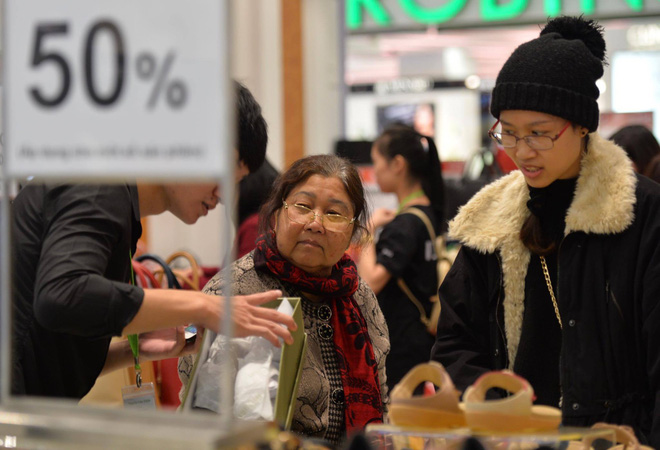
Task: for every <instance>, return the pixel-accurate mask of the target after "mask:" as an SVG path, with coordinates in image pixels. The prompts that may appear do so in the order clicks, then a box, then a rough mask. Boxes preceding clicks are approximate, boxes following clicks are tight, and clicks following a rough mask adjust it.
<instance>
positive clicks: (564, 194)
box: [513, 178, 577, 406]
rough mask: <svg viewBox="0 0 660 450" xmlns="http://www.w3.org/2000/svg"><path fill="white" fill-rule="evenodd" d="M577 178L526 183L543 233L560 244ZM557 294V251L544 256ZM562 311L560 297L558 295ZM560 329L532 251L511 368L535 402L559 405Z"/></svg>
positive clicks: (539, 263)
mask: <svg viewBox="0 0 660 450" xmlns="http://www.w3.org/2000/svg"><path fill="white" fill-rule="evenodd" d="M576 182H577V178H573V179H568V180H556V181H555V182H553V183H552V184H550V185H549V186H547V187H545V188H534V187H531V186H529V195H530V200H529V201H528V202H527V208H529V210H530V211H531V212H532V214H534V215H535V216H536V217H537V218H539V220H540V222H541V228H542V230H543V234H544V235H545V236H548V237H549V238H550V239H552V240H553V241H554V242H555V244H556V248H559V245H560V243H561V240H562V238H563V236H564V229H565V227H566V211H567V210H568V208H569V206H570V205H571V202H572V201H573V193H574V192H575V185H576ZM545 259H546V263H547V265H548V271H549V273H550V279H551V282H552V288H553V290H554V292H555V296H556V295H557V251H554V252H553V253H551V254H549V255H546V256H545ZM557 302H558V304H559V309H560V311H561V299H559V298H557ZM560 351H561V329H560V327H559V322H558V321H557V317H556V315H555V310H554V307H553V304H552V300H551V298H550V293H549V291H548V286H547V284H546V282H545V277H544V276H543V270H542V268H541V260H540V258H539V256H538V255H535V254H532V255H531V259H530V262H529V267H528V269H527V276H526V277H525V312H524V314H523V323H522V331H521V335H520V344H519V346H518V353H517V356H516V360H515V363H514V366H513V370H514V372H516V373H517V374H519V375H520V376H522V377H524V378H526V379H527V380H528V381H529V382H530V384H531V385H532V387H533V388H534V393H535V394H536V403H537V404H541V405H551V406H558V403H559V398H560V396H561V389H560V382H559V356H560Z"/></svg>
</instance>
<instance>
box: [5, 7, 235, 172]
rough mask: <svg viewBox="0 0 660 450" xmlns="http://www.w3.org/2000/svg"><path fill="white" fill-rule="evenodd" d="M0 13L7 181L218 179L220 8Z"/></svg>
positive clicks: (223, 112)
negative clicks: (0, 18)
mask: <svg viewBox="0 0 660 450" xmlns="http://www.w3.org/2000/svg"><path fill="white" fill-rule="evenodd" d="M4 3H5V11H4V12H5V17H4V25H5V41H4V45H5V48H4V50H5V54H4V64H5V78H4V83H5V89H4V92H5V101H6V103H5V131H6V136H5V137H6V139H5V144H6V147H5V154H4V164H5V173H6V174H7V175H9V176H12V177H24V176H30V175H35V176H52V177H71V176H73V177H85V178H89V177H97V176H98V177H132V176H138V177H140V176H156V175H158V176H161V177H181V178H184V177H193V176H194V177H198V176H208V177H214V178H219V177H222V176H224V175H226V169H227V167H226V164H224V161H225V160H226V159H227V158H228V155H227V153H224V155H223V152H228V151H229V148H228V147H232V146H231V145H229V144H230V140H229V139H228V132H229V129H228V124H229V123H230V121H229V120H228V117H227V112H228V111H229V110H230V107H231V105H233V95H229V94H228V93H229V92H231V91H230V89H229V88H230V85H229V84H228V81H227V80H228V79H227V67H226V59H227V58H226V54H227V49H226V42H227V39H226V36H225V35H226V33H227V30H226V29H225V27H224V26H223V25H224V24H225V23H226V21H225V14H226V7H225V6H224V5H225V2H222V1H217V0H186V1H181V0H94V1H90V0H58V1H52V0H5V2H4Z"/></svg>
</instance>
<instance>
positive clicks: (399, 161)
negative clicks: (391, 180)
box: [391, 155, 408, 173]
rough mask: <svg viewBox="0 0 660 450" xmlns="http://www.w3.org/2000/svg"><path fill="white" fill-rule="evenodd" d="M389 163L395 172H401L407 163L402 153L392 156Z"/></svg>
mask: <svg viewBox="0 0 660 450" xmlns="http://www.w3.org/2000/svg"><path fill="white" fill-rule="evenodd" d="M391 164H392V168H393V169H394V171H395V172H396V173H401V172H403V171H404V170H405V169H406V167H407V164H408V163H407V161H406V158H404V157H403V156H402V155H396V156H395V157H394V158H392V162H391Z"/></svg>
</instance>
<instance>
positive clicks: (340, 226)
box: [282, 200, 355, 231]
mask: <svg viewBox="0 0 660 450" xmlns="http://www.w3.org/2000/svg"><path fill="white" fill-rule="evenodd" d="M282 204H283V205H284V209H286V215H287V216H288V217H289V220H290V221H291V222H295V223H299V224H301V225H307V224H308V223H310V222H313V221H314V219H316V218H317V217H319V218H320V219H321V225H323V227H324V228H325V229H326V230H328V231H346V229H347V228H348V226H349V225H350V224H352V223H353V222H355V217H354V218H352V219H349V218H348V217H346V216H342V215H341V214H334V213H327V214H316V213H315V212H314V211H312V210H311V209H309V208H308V207H306V206H304V205H299V204H298V203H294V204H293V205H289V204H288V203H287V202H286V201H284V200H282Z"/></svg>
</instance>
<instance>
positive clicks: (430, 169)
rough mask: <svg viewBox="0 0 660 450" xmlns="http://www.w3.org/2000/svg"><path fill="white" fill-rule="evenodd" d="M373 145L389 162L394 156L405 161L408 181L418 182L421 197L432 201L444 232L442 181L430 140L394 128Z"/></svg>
mask: <svg viewBox="0 0 660 450" xmlns="http://www.w3.org/2000/svg"><path fill="white" fill-rule="evenodd" d="M374 145H375V146H376V149H377V150H378V152H379V153H380V154H381V155H383V157H385V158H386V159H387V160H388V161H390V160H392V159H393V158H394V157H395V156H397V155H401V156H402V157H403V158H404V159H405V160H406V162H407V163H408V169H409V175H410V177H411V178H412V179H414V180H418V181H419V182H421V184H422V189H424V193H425V194H426V196H427V197H428V198H429V200H430V201H431V208H432V209H433V212H434V213H435V218H436V222H437V223H438V226H440V227H441V229H442V230H444V229H445V228H446V227H445V214H444V206H445V198H444V181H443V179H442V166H441V163H440V157H439V155H438V149H437V148H436V146H435V142H434V141H433V138H431V137H428V136H423V135H421V134H419V133H418V132H417V131H415V129H413V128H412V127H410V126H408V125H404V124H394V125H391V126H389V127H388V128H386V129H385V131H383V132H382V133H381V135H380V136H378V138H377V139H376V141H375V142H374Z"/></svg>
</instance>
